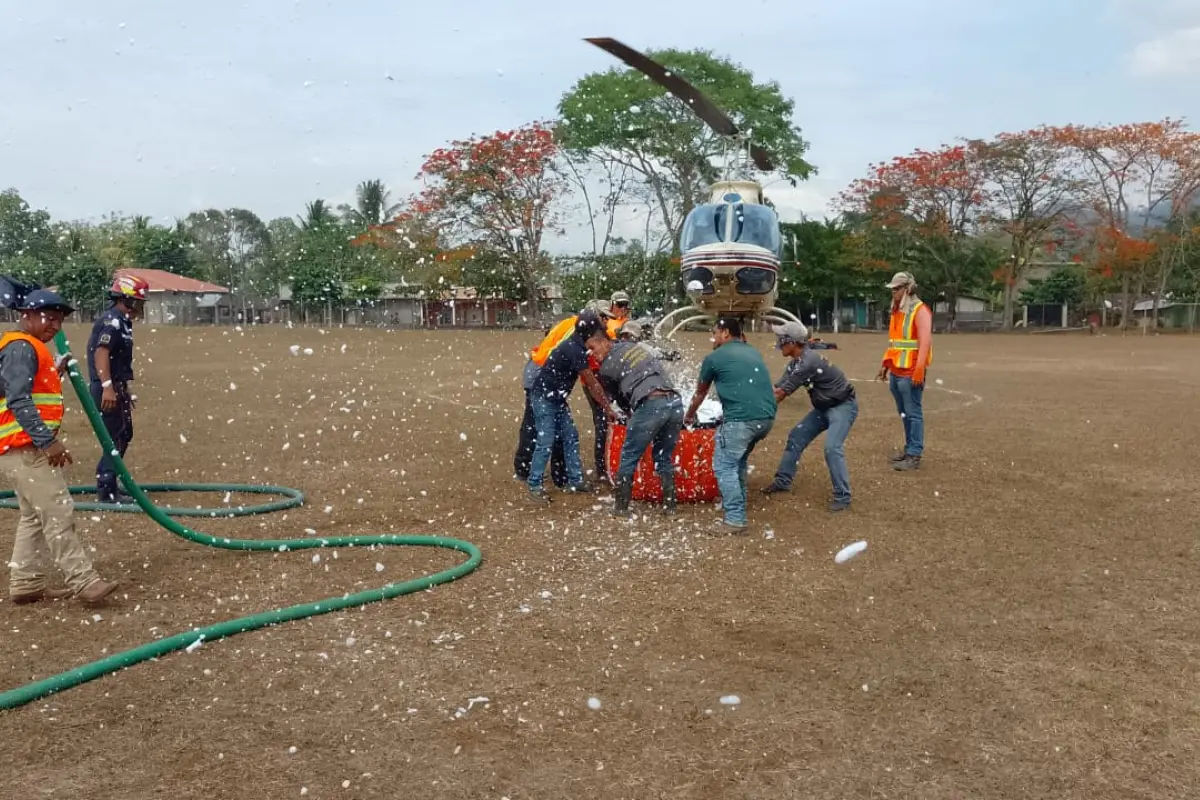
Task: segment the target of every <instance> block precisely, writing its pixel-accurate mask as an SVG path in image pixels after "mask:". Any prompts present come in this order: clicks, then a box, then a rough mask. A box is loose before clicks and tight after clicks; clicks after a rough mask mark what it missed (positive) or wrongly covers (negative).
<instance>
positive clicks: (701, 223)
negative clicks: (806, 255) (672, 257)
mask: <svg viewBox="0 0 1200 800" xmlns="http://www.w3.org/2000/svg"><path fill="white" fill-rule="evenodd" d="M731 217H732V220H731V219H730V218H731ZM731 221H732V225H730V224H729V223H730V222H731ZM679 238H680V242H679V245H680V247H681V248H682V249H684V250H690V249H692V248H693V247H700V246H701V245H706V244H717V243H719V242H738V243H744V244H752V245H756V246H758V247H762V248H764V249H766V250H770V251H771V252H772V253H774V254H775V255H779V253H780V248H781V246H782V242H781V241H780V238H779V219H778V217H777V216H776V215H775V212H774V211H772V210H771V209H770V208H768V207H767V206H759V205H754V204H744V203H733V204H727V203H708V204H705V205H702V206H696V208H694V209H692V211H691V213H689V214H688V216H687V219H686V220H685V221H684V223H683V234H682V235H681V236H680V237H679Z"/></svg>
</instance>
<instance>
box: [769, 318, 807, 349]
mask: <svg viewBox="0 0 1200 800" xmlns="http://www.w3.org/2000/svg"><path fill="white" fill-rule="evenodd" d="M771 332H772V333H774V334H775V336H776V338H777V339H778V341H777V342H776V343H775V346H776V347H783V345H785V344H804V343H805V342H807V341H808V328H806V327H804V326H803V325H801V324H800V323H799V322H785V323H783V324H782V325H772V326H771Z"/></svg>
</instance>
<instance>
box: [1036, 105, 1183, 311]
mask: <svg viewBox="0 0 1200 800" xmlns="http://www.w3.org/2000/svg"><path fill="white" fill-rule="evenodd" d="M1046 131H1047V134H1048V135H1049V136H1050V137H1051V138H1052V139H1053V140H1054V141H1056V142H1058V143H1059V144H1061V145H1062V146H1064V147H1067V148H1069V149H1070V150H1071V151H1072V152H1073V153H1075V154H1076V155H1077V156H1078V157H1079V160H1080V167H1081V171H1082V174H1083V176H1084V177H1085V178H1086V180H1085V182H1084V184H1083V186H1084V189H1083V190H1082V199H1083V201H1084V203H1085V204H1086V206H1087V207H1089V208H1090V210H1091V211H1092V212H1093V214H1094V232H1093V252H1094V253H1095V262H1096V265H1097V268H1098V269H1100V270H1101V271H1102V272H1108V273H1111V274H1113V275H1114V276H1115V277H1119V279H1120V281H1121V293H1122V296H1123V301H1122V306H1123V314H1122V318H1121V327H1122V328H1128V326H1129V320H1130V317H1131V315H1130V312H1131V311H1132V308H1133V299H1134V294H1135V291H1134V289H1135V284H1136V290H1137V291H1136V293H1137V294H1140V293H1141V292H1142V289H1143V288H1144V286H1145V283H1146V281H1147V279H1148V278H1151V279H1152V278H1153V277H1154V276H1150V275H1148V270H1149V268H1150V267H1151V266H1156V267H1157V268H1158V269H1159V272H1158V275H1157V277H1158V280H1157V281H1155V284H1156V285H1157V286H1158V287H1159V297H1160V298H1161V294H1162V291H1163V290H1164V289H1165V286H1166V282H1167V279H1168V278H1169V276H1170V267H1168V266H1167V264H1170V263H1172V262H1173V259H1172V258H1166V259H1165V260H1164V258H1163V254H1162V253H1161V252H1159V247H1158V240H1159V239H1160V237H1161V234H1162V232H1163V230H1164V229H1165V228H1166V227H1168V226H1169V224H1170V223H1171V221H1172V220H1174V219H1177V218H1179V217H1180V216H1181V215H1183V214H1185V213H1186V210H1187V208H1188V207H1189V206H1190V204H1191V203H1192V201H1193V200H1194V198H1195V197H1196V194H1197V192H1198V191H1200V144H1198V140H1197V134H1194V133H1191V132H1189V131H1187V130H1186V129H1185V128H1184V126H1183V123H1182V122H1180V121H1178V120H1172V119H1165V120H1162V121H1160V122H1140V123H1132V124H1127V125H1111V126H1098V127H1089V126H1079V125H1067V126H1062V127H1056V128H1047V129H1046ZM1156 255H1157V257H1156ZM1153 313H1154V316H1155V324H1157V316H1158V303H1155V304H1154V312H1153Z"/></svg>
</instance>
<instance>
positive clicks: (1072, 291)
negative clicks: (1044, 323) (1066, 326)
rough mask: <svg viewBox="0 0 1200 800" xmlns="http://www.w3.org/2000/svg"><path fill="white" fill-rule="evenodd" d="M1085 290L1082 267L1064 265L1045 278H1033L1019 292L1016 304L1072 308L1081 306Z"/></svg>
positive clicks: (1085, 277)
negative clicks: (1062, 305) (1061, 304)
mask: <svg viewBox="0 0 1200 800" xmlns="http://www.w3.org/2000/svg"><path fill="white" fill-rule="evenodd" d="M1086 289H1087V276H1086V274H1085V273H1084V270H1083V267H1081V266H1078V265H1076V264H1064V265H1063V266H1061V267H1058V268H1057V269H1055V270H1054V271H1053V272H1051V273H1050V274H1049V275H1047V276H1046V277H1045V278H1033V279H1031V280H1030V281H1029V285H1028V286H1027V287H1026V288H1025V289H1022V290H1021V296H1020V297H1019V298H1018V302H1020V303H1021V304H1022V305H1030V306H1033V305H1057V304H1060V303H1066V304H1068V305H1070V306H1072V307H1077V306H1080V305H1082V304H1083V301H1084V296H1085V293H1086Z"/></svg>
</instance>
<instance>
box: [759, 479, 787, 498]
mask: <svg viewBox="0 0 1200 800" xmlns="http://www.w3.org/2000/svg"><path fill="white" fill-rule="evenodd" d="M791 490H792V487H790V486H784V485H783V484H782V483H780V482H779V481H771V482H770V483H769V484H767V485H766V486H764V487H763V488H762V493H763V494H765V495H768V496H770V495H773V494H779V493H780V492H790V491H791Z"/></svg>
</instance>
